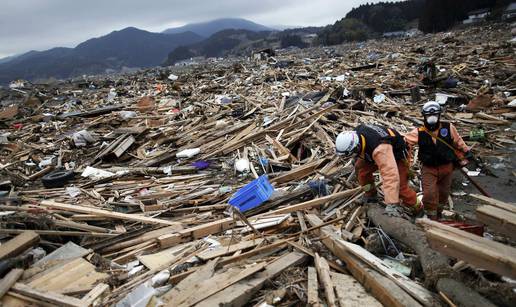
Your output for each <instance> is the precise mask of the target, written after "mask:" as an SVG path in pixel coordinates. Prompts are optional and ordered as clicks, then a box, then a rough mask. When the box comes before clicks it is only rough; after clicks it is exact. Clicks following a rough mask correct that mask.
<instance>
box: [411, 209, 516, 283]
mask: <svg viewBox="0 0 516 307" xmlns="http://www.w3.org/2000/svg"><path fill="white" fill-rule="evenodd" d="M418 223H419V224H420V225H422V226H424V227H425V228H426V235H427V238H428V241H429V242H430V246H431V247H432V248H433V249H435V250H437V251H439V252H441V253H443V254H445V255H448V256H450V257H454V258H457V259H460V260H464V261H465V262H467V263H470V264H472V265H474V266H476V267H479V268H483V269H486V270H489V271H492V272H495V273H498V274H500V275H502V276H507V277H510V278H516V248H514V247H511V246H508V245H504V244H501V243H498V242H495V241H491V240H488V239H486V238H483V237H480V236H477V235H474V234H472V233H469V232H466V231H463V230H460V229H456V228H453V227H450V226H447V225H444V224H441V223H438V222H434V221H430V220H427V219H419V220H418Z"/></svg>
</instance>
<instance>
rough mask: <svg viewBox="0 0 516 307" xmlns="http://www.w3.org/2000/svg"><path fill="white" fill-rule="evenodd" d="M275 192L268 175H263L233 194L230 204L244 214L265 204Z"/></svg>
mask: <svg viewBox="0 0 516 307" xmlns="http://www.w3.org/2000/svg"><path fill="white" fill-rule="evenodd" d="M273 192H274V188H273V187H272V185H271V184H270V183H269V180H268V179H267V175H262V176H260V177H258V178H257V179H255V180H253V181H251V182H250V183H248V184H247V185H246V186H244V187H242V188H241V189H240V190H238V191H237V192H236V193H235V194H233V197H231V199H230V200H229V204H230V205H231V206H233V207H236V208H238V209H239V210H240V212H244V211H247V210H249V209H252V208H254V207H258V206H259V205H261V204H263V203H264V202H265V201H266V200H268V199H269V198H270V197H271V195H272V193H273Z"/></svg>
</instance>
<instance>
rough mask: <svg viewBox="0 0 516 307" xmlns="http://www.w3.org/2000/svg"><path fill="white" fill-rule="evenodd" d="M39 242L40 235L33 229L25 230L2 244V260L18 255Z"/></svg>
mask: <svg viewBox="0 0 516 307" xmlns="http://www.w3.org/2000/svg"><path fill="white" fill-rule="evenodd" d="M38 242H39V235H38V234H37V233H35V232H34V231H31V230H25V231H23V232H22V233H21V234H19V235H17V236H16V237H14V238H13V239H11V240H9V241H7V242H6V243H4V244H2V245H0V260H2V259H6V258H10V257H14V256H18V255H19V254H21V253H23V252H24V251H25V250H27V249H28V248H29V247H31V246H34V245H36V244H37V243H38Z"/></svg>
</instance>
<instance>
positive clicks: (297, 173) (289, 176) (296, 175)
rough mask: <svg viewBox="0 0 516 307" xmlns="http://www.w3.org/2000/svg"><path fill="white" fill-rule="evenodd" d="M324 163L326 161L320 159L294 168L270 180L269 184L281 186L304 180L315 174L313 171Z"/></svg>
mask: <svg viewBox="0 0 516 307" xmlns="http://www.w3.org/2000/svg"><path fill="white" fill-rule="evenodd" d="M324 162H326V159H320V160H317V161H314V162H310V163H307V164H305V165H302V166H299V167H296V168H294V169H293V170H290V171H288V172H286V173H284V174H281V175H279V176H278V177H275V178H273V179H271V182H275V183H278V184H281V183H285V182H290V181H293V180H299V179H302V178H305V177H307V176H309V175H311V174H313V173H314V172H315V170H316V169H317V168H318V167H319V165H321V164H322V163H324Z"/></svg>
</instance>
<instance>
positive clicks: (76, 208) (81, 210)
mask: <svg viewBox="0 0 516 307" xmlns="http://www.w3.org/2000/svg"><path fill="white" fill-rule="evenodd" d="M40 204H41V205H42V206H44V207H48V208H52V209H59V210H64V211H71V212H78V213H85V214H94V215H98V216H103V217H109V218H114V219H120V220H126V221H133V222H140V223H145V224H161V225H169V226H173V225H177V224H178V223H177V222H170V221H166V220H161V219H156V218H152V217H146V216H140V215H135V214H127V213H121V212H113V211H107V210H102V209H97V208H91V207H83V206H76V205H68V204H62V203H57V202H55V201H51V200H44V201H42V202H41V203H40Z"/></svg>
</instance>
